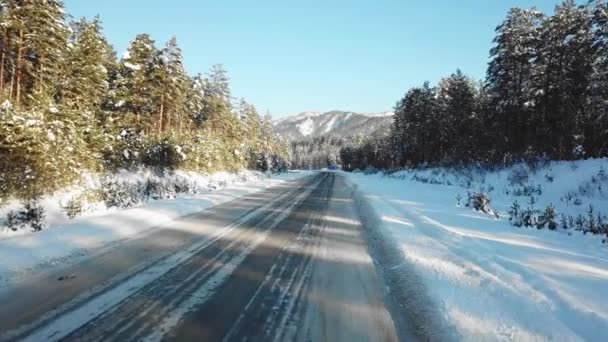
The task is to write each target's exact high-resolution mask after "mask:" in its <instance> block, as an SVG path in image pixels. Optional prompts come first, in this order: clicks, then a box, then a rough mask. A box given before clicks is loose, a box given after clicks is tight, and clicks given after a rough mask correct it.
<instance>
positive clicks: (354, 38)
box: [65, 0, 559, 117]
mask: <svg viewBox="0 0 608 342" xmlns="http://www.w3.org/2000/svg"><path fill="white" fill-rule="evenodd" d="M558 2H559V1H558V0H458V1H455V0H214V1H210V0H172V1H151V0H120V1H118V0H102V1H98V0H66V1H65V4H66V7H67V12H68V13H69V14H72V15H73V16H74V17H81V16H85V17H89V18H90V17H93V16H94V15H97V14H99V15H100V16H101V19H102V21H103V23H104V29H105V33H106V36H107V37H108V38H109V40H110V42H111V43H112V44H113V45H114V47H115V48H116V50H117V51H118V52H119V54H121V53H122V52H123V51H124V50H125V48H126V46H127V44H128V42H129V41H130V40H131V39H133V37H135V35H136V34H137V33H141V32H147V33H150V34H151V35H152V37H153V38H154V39H155V40H156V41H157V45H158V46H162V44H164V42H165V41H166V40H168V39H169V38H170V37H171V36H172V35H176V36H177V38H178V42H179V43H180V45H181V47H182V49H183V51H184V58H185V63H186V67H187V69H188V72H189V73H192V74H193V73H196V72H205V71H207V70H208V69H209V67H210V66H211V65H212V64H215V63H223V64H224V65H225V66H226V68H227V70H228V72H229V75H230V77H231V80H232V81H231V85H232V91H233V94H234V95H235V96H238V97H245V98H246V99H247V100H248V101H249V102H251V103H253V104H254V105H256V106H257V107H258V109H259V110H261V111H263V112H265V111H266V110H269V111H270V112H271V113H272V114H273V116H275V117H280V116H283V115H288V114H295V113H298V112H301V111H308V110H312V111H327V110H332V109H340V110H348V111H355V112H380V111H385V110H391V109H392V107H393V105H394V104H395V102H396V101H397V100H398V99H399V97H400V96H401V95H402V94H403V93H404V92H405V91H406V90H407V88H409V87H411V86H415V85H418V84H421V83H422V82H423V81H425V80H429V81H431V82H436V81H438V80H439V79H440V78H441V77H442V76H445V75H448V74H450V73H451V72H453V71H454V70H456V68H458V67H459V68H461V69H462V70H463V71H464V72H465V73H467V74H470V75H471V76H473V77H475V78H482V77H483V76H484V74H485V69H486V65H487V61H488V51H489V49H490V47H491V41H492V38H493V37H494V33H493V30H494V28H495V27H496V25H498V24H499V23H500V22H501V21H502V20H503V19H504V16H505V14H506V12H507V10H508V9H509V8H510V7H515V6H519V7H532V6H536V7H537V8H539V9H541V10H543V11H545V12H552V11H553V8H554V6H555V5H556V4H557V3H558Z"/></svg>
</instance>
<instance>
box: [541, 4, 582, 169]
mask: <svg viewBox="0 0 608 342" xmlns="http://www.w3.org/2000/svg"><path fill="white" fill-rule="evenodd" d="M540 37H541V39H540V45H539V48H538V54H537V58H538V59H537V61H536V63H537V67H536V68H535V73H534V93H535V95H536V99H535V104H536V108H535V109H536V116H537V118H538V120H537V122H535V125H536V127H538V128H539V130H538V131H537V132H536V133H537V138H538V142H537V145H539V146H540V150H541V151H543V152H547V153H548V154H549V155H550V156H552V157H554V158H559V159H564V158H572V157H574V154H573V151H574V150H575V147H576V146H577V145H578V144H579V143H580V141H579V137H581V129H580V118H581V117H583V116H584V112H583V111H584V104H585V101H586V99H587V96H588V89H589V84H590V80H591V75H592V71H593V69H592V66H593V57H594V54H593V29H592V13H591V11H590V8H589V6H586V5H585V6H579V5H577V4H576V3H575V2H574V0H565V1H563V2H562V3H561V4H560V5H558V6H556V8H555V13H554V14H553V15H552V16H550V17H549V18H547V20H545V22H544V23H543V26H542V28H541V36H540ZM539 121H540V122H539Z"/></svg>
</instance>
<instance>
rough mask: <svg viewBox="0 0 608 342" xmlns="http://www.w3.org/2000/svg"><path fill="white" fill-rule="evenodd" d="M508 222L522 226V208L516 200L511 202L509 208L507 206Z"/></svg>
mask: <svg viewBox="0 0 608 342" xmlns="http://www.w3.org/2000/svg"><path fill="white" fill-rule="evenodd" d="M509 222H510V223H511V224H512V225H514V226H515V227H521V226H523V224H524V223H523V220H522V210H521V207H520V206H519V203H517V201H515V202H513V204H511V208H509Z"/></svg>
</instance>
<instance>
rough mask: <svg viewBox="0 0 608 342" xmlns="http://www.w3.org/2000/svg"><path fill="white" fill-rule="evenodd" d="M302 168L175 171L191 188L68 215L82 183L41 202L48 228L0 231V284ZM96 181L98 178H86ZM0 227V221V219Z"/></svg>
mask: <svg viewBox="0 0 608 342" xmlns="http://www.w3.org/2000/svg"><path fill="white" fill-rule="evenodd" d="M307 174H308V173H306V172H289V173H285V174H281V175H275V176H272V177H270V178H268V177H267V176H265V175H264V174H262V173H259V172H250V171H246V172H242V173H239V174H230V173H217V174H213V175H201V174H195V173H185V172H183V173H182V172H178V173H176V174H174V175H172V176H167V177H163V178H162V181H163V182H168V183H170V184H173V183H174V181H175V178H179V179H180V180H184V179H186V180H188V182H189V184H190V186H192V187H195V188H196V191H195V192H196V193H190V194H177V195H176V198H174V199H164V200H150V201H148V202H144V203H143V204H140V205H138V206H135V207H131V208H127V209H116V208H114V209H108V208H106V207H105V206H104V205H103V204H102V203H92V204H90V205H89V206H88V208H87V211H86V212H85V213H83V214H82V215H81V216H78V217H76V218H74V219H72V220H70V219H69V218H68V217H67V215H66V211H65V203H66V202H67V201H69V200H70V199H71V198H73V197H74V195H75V194H78V193H81V192H82V191H83V189H84V188H95V187H98V186H99V184H86V185H85V186H81V187H76V188H74V189H71V190H69V191H65V192H63V193H58V194H55V195H53V196H49V197H47V198H45V199H44V200H42V201H41V205H42V206H43V207H44V208H45V210H46V216H47V220H46V221H47V227H45V228H44V229H43V230H42V231H40V232H32V231H31V230H30V229H27V228H26V229H22V230H20V231H18V232H13V231H11V230H10V229H7V228H6V227H3V228H2V231H1V232H0V286H5V285H7V284H9V283H13V282H15V281H19V279H22V278H23V277H27V276H30V275H32V274H35V273H36V272H38V271H41V270H45V271H46V270H49V268H52V267H56V266H65V265H67V264H72V263H74V262H78V261H79V260H82V259H83V258H85V257H87V256H88V255H90V253H91V252H92V251H95V250H97V249H99V248H102V247H107V246H110V245H112V244H113V243H115V242H118V241H124V240H125V239H129V238H133V237H135V236H137V235H139V234H142V233H144V232H146V231H148V230H150V229H152V228H154V227H157V226H159V225H169V224H170V223H171V221H172V220H174V219H175V218H177V217H180V216H184V215H188V214H191V213H195V212H198V211H201V210H204V209H206V208H209V207H212V206H215V205H218V204H221V203H224V202H227V201H230V200H232V199H235V198H238V197H241V196H244V195H247V194H251V193H254V192H257V191H261V190H263V189H265V188H268V187H270V186H273V185H278V184H280V183H282V182H285V181H287V180H291V179H295V178H299V177H303V176H305V175H307ZM150 177H154V176H153V175H152V174H150V173H148V172H121V173H119V174H118V175H115V179H114V180H120V181H121V182H127V183H131V184H136V183H140V184H141V183H142V182H144V181H146V180H147V179H149V178H150ZM91 182H92V183H97V180H91ZM18 206H19V204H18V203H9V204H8V205H6V206H4V207H2V208H0V217H5V216H6V213H8V211H10V210H15V209H17V208H18ZM0 223H1V222H0ZM0 226H2V224H0Z"/></svg>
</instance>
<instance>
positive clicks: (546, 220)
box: [536, 204, 557, 230]
mask: <svg viewBox="0 0 608 342" xmlns="http://www.w3.org/2000/svg"><path fill="white" fill-rule="evenodd" d="M555 217H556V214H555V207H554V206H553V204H549V205H548V206H547V207H546V208H545V211H544V212H543V214H542V215H540V216H539V217H538V222H537V223H536V228H538V229H542V228H544V227H545V226H548V227H549V229H550V230H556V229H557V223H556V222H555Z"/></svg>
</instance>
